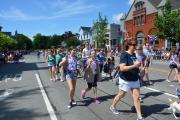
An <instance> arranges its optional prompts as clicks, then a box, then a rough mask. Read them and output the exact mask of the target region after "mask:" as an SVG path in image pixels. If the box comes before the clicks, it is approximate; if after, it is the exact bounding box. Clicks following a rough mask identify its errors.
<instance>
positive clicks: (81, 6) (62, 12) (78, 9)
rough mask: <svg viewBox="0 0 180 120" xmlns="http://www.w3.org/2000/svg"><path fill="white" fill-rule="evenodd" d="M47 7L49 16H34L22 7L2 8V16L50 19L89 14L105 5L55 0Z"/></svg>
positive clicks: (7, 17) (0, 14)
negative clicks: (21, 8)
mask: <svg viewBox="0 0 180 120" xmlns="http://www.w3.org/2000/svg"><path fill="white" fill-rule="evenodd" d="M43 5H44V4H43ZM46 7H47V9H50V11H52V12H51V13H50V15H48V16H45V15H39V16H33V15H29V14H27V13H25V12H23V11H22V10H20V9H17V8H10V9H7V10H0V17H1V18H5V19H10V20H48V19H56V18H62V17H70V16H73V15H78V14H83V13H87V14H88V13H89V12H93V11H95V10H98V9H99V8H101V7H103V5H102V6H97V5H93V4H87V3H85V2H84V1H83V0H76V1H75V2H72V1H71V2H70V1H68V0H56V1H54V2H51V4H50V5H49V6H46Z"/></svg>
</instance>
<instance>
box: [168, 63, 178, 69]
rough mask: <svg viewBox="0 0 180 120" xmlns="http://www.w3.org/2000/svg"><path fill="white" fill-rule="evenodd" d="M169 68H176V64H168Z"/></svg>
mask: <svg viewBox="0 0 180 120" xmlns="http://www.w3.org/2000/svg"><path fill="white" fill-rule="evenodd" d="M169 68H170V69H173V68H177V65H176V64H170V65H169Z"/></svg>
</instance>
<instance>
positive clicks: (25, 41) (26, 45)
mask: <svg viewBox="0 0 180 120" xmlns="http://www.w3.org/2000/svg"><path fill="white" fill-rule="evenodd" d="M13 38H14V39H15V40H16V41H17V46H18V48H19V49H27V50H29V49H31V48H32V41H31V39H29V38H28V37H27V36H25V35H24V34H16V35H15V36H14V37H13Z"/></svg>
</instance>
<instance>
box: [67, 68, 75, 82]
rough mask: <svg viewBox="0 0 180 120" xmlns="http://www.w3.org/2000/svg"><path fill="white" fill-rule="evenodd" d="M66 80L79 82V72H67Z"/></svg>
mask: <svg viewBox="0 0 180 120" xmlns="http://www.w3.org/2000/svg"><path fill="white" fill-rule="evenodd" d="M66 80H77V70H74V71H69V70H68V71H66Z"/></svg>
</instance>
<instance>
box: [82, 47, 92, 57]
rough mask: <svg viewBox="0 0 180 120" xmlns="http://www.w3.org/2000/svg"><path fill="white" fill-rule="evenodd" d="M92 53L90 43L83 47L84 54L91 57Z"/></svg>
mask: <svg viewBox="0 0 180 120" xmlns="http://www.w3.org/2000/svg"><path fill="white" fill-rule="evenodd" d="M90 53H91V50H90V49H89V45H88V44H85V48H84V49H83V54H84V55H85V57H86V58H89V57H90Z"/></svg>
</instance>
